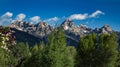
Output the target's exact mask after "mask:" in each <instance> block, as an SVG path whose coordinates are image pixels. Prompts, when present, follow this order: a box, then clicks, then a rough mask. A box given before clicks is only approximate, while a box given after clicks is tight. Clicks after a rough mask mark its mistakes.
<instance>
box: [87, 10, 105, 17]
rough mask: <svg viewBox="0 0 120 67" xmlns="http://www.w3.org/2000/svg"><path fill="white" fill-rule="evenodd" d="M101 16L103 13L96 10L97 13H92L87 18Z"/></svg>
mask: <svg viewBox="0 0 120 67" xmlns="http://www.w3.org/2000/svg"><path fill="white" fill-rule="evenodd" d="M103 14H104V12H102V11H100V10H97V11H95V12H93V13H92V14H91V15H90V16H89V17H90V18H95V17H98V16H99V15H103Z"/></svg>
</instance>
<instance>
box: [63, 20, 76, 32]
mask: <svg viewBox="0 0 120 67" xmlns="http://www.w3.org/2000/svg"><path fill="white" fill-rule="evenodd" d="M61 26H62V27H63V28H64V29H65V30H68V29H69V28H71V27H74V22H73V21H72V20H69V19H66V20H65V21H64V22H63V23H62V24H61Z"/></svg>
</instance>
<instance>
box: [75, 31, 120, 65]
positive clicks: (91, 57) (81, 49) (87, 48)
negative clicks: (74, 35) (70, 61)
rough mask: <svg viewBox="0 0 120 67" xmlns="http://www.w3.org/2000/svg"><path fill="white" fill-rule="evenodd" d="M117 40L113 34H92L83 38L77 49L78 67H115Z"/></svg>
mask: <svg viewBox="0 0 120 67" xmlns="http://www.w3.org/2000/svg"><path fill="white" fill-rule="evenodd" d="M117 46H118V44H117V40H116V36H115V34H114V33H112V34H101V35H100V36H99V35H98V36H97V35H96V34H90V35H88V36H85V37H82V38H81V39H80V42H79V46H78V48H77V58H76V61H77V65H76V66H77V67H115V64H116V60H117V55H118V51H117Z"/></svg>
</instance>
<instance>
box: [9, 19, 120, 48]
mask: <svg viewBox="0 0 120 67" xmlns="http://www.w3.org/2000/svg"><path fill="white" fill-rule="evenodd" d="M9 27H10V28H14V29H16V30H19V31H21V32H25V33H28V34H30V35H32V36H34V37H37V38H39V39H40V40H43V41H45V42H46V41H47V40H46V36H47V35H48V34H50V33H51V32H52V31H53V30H54V28H53V27H52V26H50V25H48V24H47V23H45V22H39V23H37V24H31V23H29V22H25V21H14V22H13V23H12V24H10V25H9ZM60 27H62V28H63V31H64V32H65V33H66V40H67V43H68V45H74V46H77V43H78V41H79V39H80V37H82V36H86V35H88V34H91V33H97V34H101V33H103V34H110V33H112V32H114V31H113V30H112V28H111V27H110V26H109V25H104V26H103V27H101V28H96V29H92V28H89V27H87V26H86V25H84V24H81V25H79V26H76V25H75V24H74V22H73V21H72V20H69V19H67V20H65V21H64V22H63V23H62V24H61V25H60ZM16 34H20V33H16ZM16 36H17V35H16ZM21 36H22V35H21ZM117 36H118V41H119V43H120V33H119V32H117ZM28 38H29V37H28ZM24 39H25V38H24ZM39 39H37V40H39ZM37 40H36V41H37ZM37 42H38V41H37Z"/></svg>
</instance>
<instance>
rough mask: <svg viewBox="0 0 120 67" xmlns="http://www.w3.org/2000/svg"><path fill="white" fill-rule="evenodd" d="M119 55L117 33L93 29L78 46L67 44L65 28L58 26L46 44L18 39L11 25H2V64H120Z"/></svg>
mask: <svg viewBox="0 0 120 67" xmlns="http://www.w3.org/2000/svg"><path fill="white" fill-rule="evenodd" d="M21 37H22V36H21ZM119 56H120V52H119V48H118V41H117V37H116V34H115V33H111V34H99V35H98V34H96V33H91V34H89V35H86V36H83V37H81V38H80V39H79V43H78V45H77V47H74V46H68V45H67V42H66V37H65V32H64V31H63V30H62V28H56V29H54V31H52V32H51V33H50V34H49V35H48V36H47V43H46V44H45V43H44V42H43V41H40V43H39V44H33V46H29V44H28V43H22V41H21V43H17V42H16V40H15V37H14V36H13V32H12V31H10V29H9V28H6V27H2V26H1V27H0V67H119V66H120V57H119Z"/></svg>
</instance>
